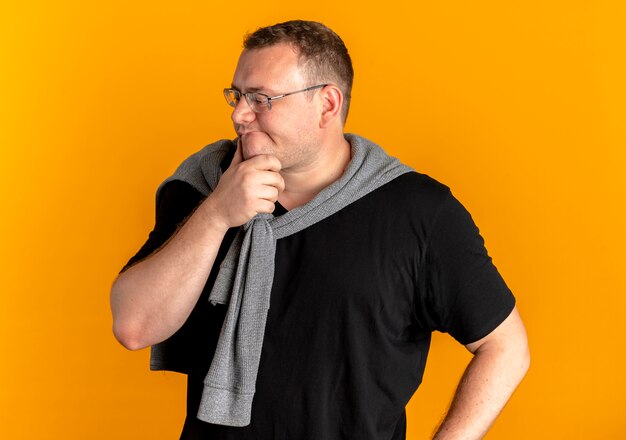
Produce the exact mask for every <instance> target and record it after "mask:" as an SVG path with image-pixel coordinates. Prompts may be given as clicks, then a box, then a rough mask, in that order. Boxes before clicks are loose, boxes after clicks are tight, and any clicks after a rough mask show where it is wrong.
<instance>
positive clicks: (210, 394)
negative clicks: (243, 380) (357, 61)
mask: <svg viewBox="0 0 626 440" xmlns="http://www.w3.org/2000/svg"><path fill="white" fill-rule="evenodd" d="M253 397H254V393H247V394H240V393H236V392H233V391H230V390H224V389H219V388H213V387H211V386H208V385H205V386H204V391H203V393H202V400H201V401H200V408H199V409H198V419H200V420H202V421H203V422H207V423H214V424H217V425H227V426H248V425H249V424H250V413H251V412H252V398H253Z"/></svg>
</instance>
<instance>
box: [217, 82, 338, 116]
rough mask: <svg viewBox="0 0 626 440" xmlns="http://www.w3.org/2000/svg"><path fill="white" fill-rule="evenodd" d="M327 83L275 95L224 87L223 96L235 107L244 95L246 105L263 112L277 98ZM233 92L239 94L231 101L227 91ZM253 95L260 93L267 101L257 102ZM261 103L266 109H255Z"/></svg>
mask: <svg viewBox="0 0 626 440" xmlns="http://www.w3.org/2000/svg"><path fill="white" fill-rule="evenodd" d="M327 85H328V83H327V84H318V85H316V86H311V87H307V88H306V89H302V90H296V91H295V92H289V93H283V94H282V95H276V96H269V95H266V94H265V93H260V92H247V93H241V92H240V91H239V90H237V89H234V88H232V87H231V88H226V89H224V98H225V99H226V103H227V104H228V105H229V106H231V107H233V108H235V107H237V104H239V102H240V101H241V97H242V96H243V97H245V98H246V102H247V103H248V105H249V106H250V108H251V109H252V111H253V112H255V113H264V112H269V111H270V110H272V102H273V101H277V100H279V99H282V98H285V97H286V96H289V95H295V94H296V93H303V92H308V91H310V90H315V89H321V88H322V87H326V86H327ZM231 92H233V93H235V94H239V98H238V99H237V100H236V101H233V102H232V103H231V101H230V99H228V94H229V93H231ZM255 95H261V96H262V97H264V98H266V99H267V102H265V103H264V104H258V103H255V100H254V99H253V97H254V96H255ZM258 105H261V106H262V107H260V108H261V109H266V110H260V111H258V110H255V107H256V106H258Z"/></svg>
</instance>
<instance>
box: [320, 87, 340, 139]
mask: <svg viewBox="0 0 626 440" xmlns="http://www.w3.org/2000/svg"><path fill="white" fill-rule="evenodd" d="M319 96H320V98H321V100H322V113H321V115H320V128H326V127H328V126H330V125H332V124H333V123H334V122H336V121H339V122H341V108H342V107H343V93H341V89H340V88H339V87H337V86H336V85H335V84H328V85H327V86H325V87H324V88H323V89H322V90H321V91H320V92H319Z"/></svg>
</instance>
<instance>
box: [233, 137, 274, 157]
mask: <svg viewBox="0 0 626 440" xmlns="http://www.w3.org/2000/svg"><path fill="white" fill-rule="evenodd" d="M241 143H242V147H243V158H244V159H246V160H247V159H250V158H252V157H254V156H258V155H259V154H272V153H273V149H272V146H271V145H272V144H271V140H270V138H269V136H267V135H266V134H265V133H261V132H258V131H255V132H252V133H247V134H244V135H243V136H242V137H241Z"/></svg>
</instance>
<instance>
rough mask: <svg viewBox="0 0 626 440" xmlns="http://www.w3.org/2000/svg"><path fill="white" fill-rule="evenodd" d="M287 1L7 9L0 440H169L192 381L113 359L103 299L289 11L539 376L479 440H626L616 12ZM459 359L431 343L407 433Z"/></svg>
mask: <svg viewBox="0 0 626 440" xmlns="http://www.w3.org/2000/svg"><path fill="white" fill-rule="evenodd" d="M297 3H299V2H293V1H286V0H269V1H265V2H260V3H259V2H251V3H249V4H245V3H241V2H236V3H229V2H219V3H218V2H215V3H213V2H210V1H197V2H174V3H171V2H154V1H150V2H122V1H117V0H116V1H108V2H82V1H74V2H72V1H56V2H52V1H50V2H42V1H40V2H3V4H2V5H1V6H0V75H1V77H0V103H1V110H0V112H1V115H0V116H1V118H0V124H1V129H0V149H1V150H0V154H1V159H0V199H1V200H2V215H1V216H0V237H1V238H0V242H1V245H0V246H1V248H0V249H1V255H0V258H1V261H0V268H1V269H0V273H1V278H0V279H1V280H2V285H1V287H0V350H1V352H2V361H1V362H0V438H7V439H8V438H11V439H13V438H33V439H35V438H37V439H56V438H59V439H61V438H63V439H86V438H89V439H125V438H128V439H131V438H132V439H135V438H177V437H176V436H177V435H178V432H179V428H180V426H181V422H182V418H183V411H184V378H183V377H182V376H179V375H176V374H168V373H150V372H148V352H147V351H145V350H144V351H140V352H132V353H131V352H127V351H125V350H124V349H123V348H122V347H121V346H119V345H117V343H116V342H115V340H114V339H113V336H112V334H111V331H110V326H111V317H110V312H109V308H108V307H109V306H108V291H109V287H110V285H111V282H112V280H113V278H114V277H115V275H116V273H117V271H118V270H119V268H120V267H121V266H122V265H123V264H124V263H125V261H126V260H127V258H128V257H129V256H131V255H132V254H133V253H134V252H135V251H136V250H137V249H138V247H139V246H140V245H141V244H142V243H143V241H144V239H145V237H146V235H147V233H148V231H149V230H150V228H151V226H152V222H153V203H154V202H153V197H154V190H155V188H156V186H157V185H158V183H159V182H160V181H161V180H162V179H163V178H164V177H165V176H167V175H168V174H169V173H170V172H171V171H173V169H174V168H175V166H176V165H177V164H178V163H179V162H180V160H181V159H183V158H184V157H186V156H187V155H189V154H190V153H192V152H194V151H195V150H197V149H199V148H200V147H202V146H203V145H204V144H206V143H208V142H210V141H212V140H215V139H217V138H221V137H228V136H232V135H233V132H232V127H231V126H230V124H229V109H228V107H227V106H226V104H225V103H224V102H223V98H222V96H221V89H222V88H223V87H224V86H225V85H228V84H229V83H230V80H231V75H232V72H233V69H234V66H235V63H236V60H237V56H238V53H239V48H240V46H241V37H242V35H243V34H244V33H245V32H246V31H248V30H254V29H255V28H256V27H258V26H260V25H266V24H272V23H275V22H277V21H282V20H286V19H290V18H307V19H314V20H320V21H324V22H326V23H327V24H328V25H330V26H331V27H332V28H334V29H335V30H336V31H337V32H338V33H339V34H340V35H342V36H343V37H344V39H345V41H346V43H347V45H348V48H349V50H350V52H351V54H352V56H353V59H354V63H355V69H356V75H357V76H356V81H355V88H354V94H353V107H352V110H351V115H350V120H349V122H348V127H347V130H348V131H352V132H357V133H359V134H362V135H364V136H367V137H369V138H371V139H372V140H374V141H376V142H378V143H380V144H382V145H383V146H385V147H386V148H387V150H388V151H389V152H390V153H391V154H393V155H396V156H399V157H400V158H402V159H403V160H404V161H405V162H406V163H408V164H409V165H411V166H413V167H415V168H416V169H418V170H419V171H422V172H424V173H427V174H429V175H431V176H433V177H435V178H437V179H438V180H440V181H443V182H445V183H447V184H448V185H450V186H451V187H452V188H453V191H454V192H455V193H456V195H457V196H458V197H459V198H460V199H461V200H462V201H463V202H464V204H465V205H466V206H467V207H468V209H469V210H470V211H471V212H472V213H473V215H474V218H475V220H476V222H477V223H478V225H479V226H480V227H481V230H482V232H483V234H484V236H485V238H486V241H487V246H488V249H489V250H490V253H491V254H492V256H493V257H494V261H495V263H496V265H497V266H498V268H499V269H500V271H501V272H502V273H503V275H504V276H505V278H506V280H507V282H508V283H509V285H510V286H511V288H512V289H513V290H514V292H515V293H516V295H517V298H518V304H519V308H520V310H521V312H522V314H523V316H524V318H525V321H526V325H527V327H528V332H529V337H530V342H531V346H532V353H533V361H532V366H531V370H530V372H529V374H528V376H527V378H526V380H525V381H524V382H523V384H522V385H521V387H520V388H519V389H518V391H517V393H516V394H515V396H514V397H513V400H512V401H511V402H510V404H509V405H508V406H507V408H506V409H505V411H504V413H503V414H502V416H501V417H500V419H499V420H498V421H497V423H496V425H495V426H494V428H493V430H492V432H491V433H490V434H489V435H488V437H487V438H490V439H537V438H541V439H544V438H545V439H561V438H562V439H589V438H607V439H608V438H611V439H613V438H621V437H622V436H623V435H624V433H625V432H626V422H624V421H623V420H624V418H623V415H624V413H625V410H626V407H625V405H624V403H623V402H624V399H623V396H624V395H625V394H626V379H625V377H626V375H625V374H624V361H625V353H626V350H625V349H626V344H625V343H624V338H623V336H622V334H621V333H623V328H624V324H623V321H622V319H624V318H623V316H622V315H623V313H624V310H625V309H626V299H625V298H626V295H625V290H626V289H625V287H626V279H625V275H624V272H625V271H624V269H623V265H624V257H623V255H624V249H626V234H625V232H624V229H625V228H624V225H625V223H626V222H625V220H626V206H625V203H624V194H625V189H626V183H625V182H626V179H625V172H626V153H625V152H624V148H625V147H626V126H625V124H624V122H625V118H626V104H625V103H626V85H625V84H626V81H625V78H626V63H625V60H626V55H625V54H626V35H625V31H624V23H625V22H626V10H625V8H624V6H623V5H624V2H622V1H621V0H615V1H579V0H568V1H564V0H556V1H535V0H529V1H526V2H502V1H478V2H467V1H428V2H406V3H405V2H398V1H394V0H391V1H388V2H384V4H385V8H380V7H377V6H375V5H374V4H372V5H371V6H368V5H367V4H364V3H362V2H358V3H356V2H355V3H354V4H353V5H351V4H349V2H348V3H342V2H337V1H335V0H332V1H329V0H318V1H315V2H307V3H306V4H303V5H301V6H300V5H298V4H297ZM129 5H131V6H129ZM173 5H175V6H173ZM357 5H358V6H357ZM468 359H469V356H468V354H467V353H466V352H465V350H464V349H463V347H461V346H459V345H458V344H456V343H455V342H454V341H452V340H451V339H450V338H449V337H447V336H445V335H436V337H435V338H434V343H433V349H432V352H431V358H430V360H429V363H428V367H427V371H426V374H425V383H424V385H423V387H422V388H421V389H420V390H419V391H418V392H417V394H416V395H415V398H414V399H413V400H412V401H411V403H410V405H409V407H408V412H409V436H410V438H414V439H421V438H427V436H428V434H429V433H430V432H431V430H432V429H433V427H434V425H435V424H436V423H437V421H438V419H439V417H440V415H441V414H442V413H443V412H444V410H445V407H446V405H447V402H448V401H449V398H450V396H451V393H452V390H453V388H454V385H455V383H456V381H457V380H458V378H459V376H460V374H461V372H462V369H463V365H464V363H465V362H467V360H468ZM620 434H621V435H620Z"/></svg>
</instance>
